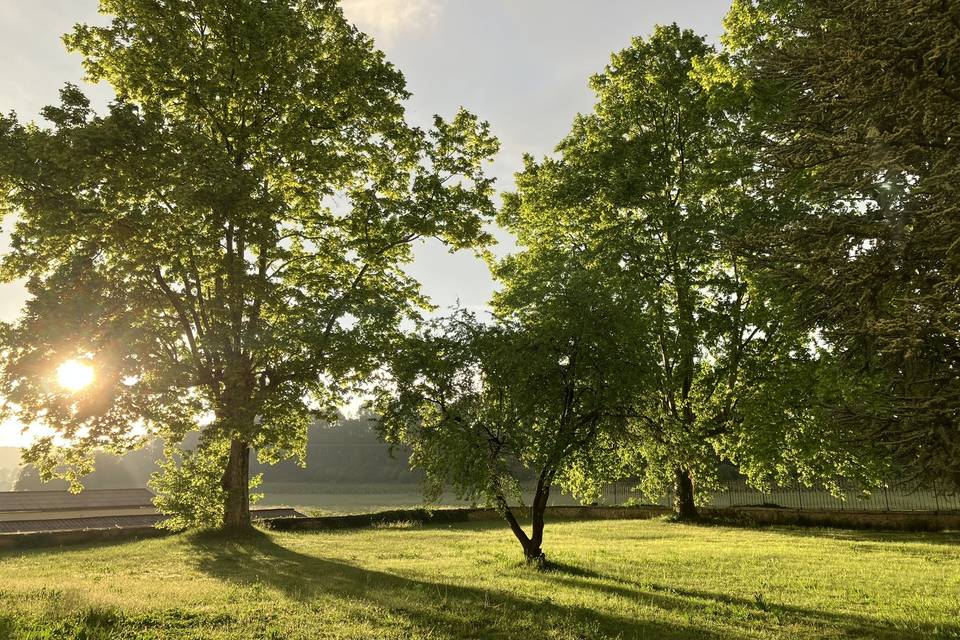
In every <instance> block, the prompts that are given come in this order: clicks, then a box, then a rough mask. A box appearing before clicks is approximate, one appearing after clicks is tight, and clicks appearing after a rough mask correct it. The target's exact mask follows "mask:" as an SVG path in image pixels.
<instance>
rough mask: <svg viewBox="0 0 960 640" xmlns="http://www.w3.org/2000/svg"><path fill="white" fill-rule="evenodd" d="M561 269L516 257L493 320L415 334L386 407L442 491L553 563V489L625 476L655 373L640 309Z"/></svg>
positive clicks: (457, 319) (386, 425)
mask: <svg viewBox="0 0 960 640" xmlns="http://www.w3.org/2000/svg"><path fill="white" fill-rule="evenodd" d="M541 257H544V256H542V255H541ZM554 257H560V256H554ZM525 258H529V256H522V257H521V259H524V262H526V260H525ZM527 264H529V263H527ZM551 264H552V266H553V267H555V268H553V269H550V268H549V267H548V268H544V266H545V265H544V263H540V264H539V265H538V267H537V269H536V272H535V273H534V272H532V271H526V270H525V269H523V268H522V267H520V266H519V265H518V264H517V262H516V261H510V266H509V267H505V268H507V269H509V271H510V272H511V278H510V279H509V280H508V283H507V291H506V292H505V293H504V294H503V295H501V296H500V297H498V300H497V303H496V308H497V311H498V318H497V322H496V323H495V324H494V325H493V326H485V325H483V324H481V323H480V322H478V321H477V319H476V318H475V317H473V316H472V315H470V314H468V313H464V312H460V313H457V314H455V315H454V316H452V317H450V318H445V319H441V320H438V321H434V322H432V323H429V324H428V325H427V326H426V327H425V328H424V329H423V330H422V331H421V332H420V333H418V334H416V335H413V336H411V337H409V338H408V339H406V340H405V341H404V343H403V345H402V346H401V347H400V348H399V349H398V351H397V356H396V358H394V360H393V361H392V362H391V367H390V372H389V373H390V376H389V387H385V389H389V391H385V392H384V393H383V394H382V395H381V396H380V397H379V399H378V402H377V408H378V410H379V413H380V415H381V423H380V424H381V430H382V433H383V435H384V436H385V438H386V439H387V440H388V441H389V442H392V443H398V444H404V445H407V446H409V447H410V448H411V449H412V455H411V459H410V460H411V464H412V465H413V466H414V467H416V468H420V469H423V470H424V472H425V473H426V477H427V483H428V484H427V486H428V492H427V495H428V497H437V496H438V495H439V494H440V492H441V491H442V490H443V487H444V486H447V485H449V486H451V487H452V488H453V489H454V490H455V491H456V493H457V494H458V496H460V497H462V498H467V499H471V500H476V501H479V502H482V503H486V504H492V505H493V506H494V507H495V508H496V509H497V510H498V511H499V512H500V513H501V514H502V515H503V517H504V518H505V519H506V520H507V522H508V523H509V524H510V528H511V530H512V531H513V533H514V535H515V536H516V537H517V539H518V540H519V542H520V544H521V546H522V548H523V553H524V557H525V558H526V559H527V561H528V562H530V563H537V564H540V565H542V564H543V562H544V553H543V549H542V545H543V530H544V518H545V510H546V507H547V503H548V501H549V498H550V493H551V491H552V490H553V488H554V487H555V486H558V487H561V488H563V489H566V490H569V491H572V492H573V493H575V494H576V495H578V496H580V497H583V498H591V499H595V498H596V497H597V495H598V494H599V492H600V491H601V490H602V487H603V485H604V483H605V482H606V481H607V480H608V479H609V478H610V477H613V476H614V475H615V474H616V470H617V469H618V464H619V456H618V454H617V447H618V442H619V439H620V437H621V435H619V434H622V432H623V430H624V429H625V427H626V423H627V418H628V416H629V415H630V407H631V404H632V403H633V402H634V400H635V398H636V394H637V391H638V390H637V388H636V385H637V384H639V383H640V381H641V380H642V375H641V374H642V372H643V371H644V370H645V363H643V362H642V361H641V358H642V354H641V353H640V352H638V351H636V350H634V349H632V348H631V346H630V343H629V342H628V341H626V340H624V339H623V338H624V337H625V335H624V331H625V330H627V329H628V328H632V327H633V326H634V325H633V324H632V323H633V322H634V321H635V320H636V318H633V317H631V315H630V313H629V304H628V303H627V301H624V300H618V299H617V296H615V295H611V291H610V289H609V288H607V287H606V286H605V285H604V284H603V282H602V281H600V280H598V279H596V278H595V276H596V275H597V274H596V273H591V272H589V271H587V270H583V269H580V268H577V266H576V265H575V264H570V263H566V264H564V263H563V262H562V261H553V262H552V263H551ZM551 276H552V277H551ZM523 472H528V473H531V474H532V475H533V476H534V477H535V478H536V488H535V490H534V495H533V502H532V504H531V506H530V516H531V519H532V529H531V532H530V533H529V534H528V533H527V532H526V531H525V530H524V529H523V527H522V526H521V524H520V522H519V520H518V518H517V516H516V514H515V510H514V507H513V505H514V504H516V502H517V501H518V500H519V499H520V498H521V489H522V486H521V482H520V477H519V476H520V474H521V473H523Z"/></svg>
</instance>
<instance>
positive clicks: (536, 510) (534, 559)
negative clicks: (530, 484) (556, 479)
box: [496, 485, 549, 567]
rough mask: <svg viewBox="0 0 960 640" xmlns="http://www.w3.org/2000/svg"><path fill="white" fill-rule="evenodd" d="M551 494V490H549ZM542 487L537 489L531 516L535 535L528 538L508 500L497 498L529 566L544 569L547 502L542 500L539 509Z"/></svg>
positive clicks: (498, 506)
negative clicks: (544, 513)
mask: <svg viewBox="0 0 960 640" xmlns="http://www.w3.org/2000/svg"><path fill="white" fill-rule="evenodd" d="M547 492H548V493H549V489H548V490H547ZM540 494H541V492H540V487H539V485H538V487H537V495H536V496H534V500H533V506H532V507H531V509H530V511H531V515H532V516H533V535H532V536H528V535H527V532H526V531H524V530H523V527H522V526H520V523H519V522H518V521H517V518H516V516H515V515H513V511H512V510H511V509H510V506H509V505H508V504H507V499H506V498H505V497H503V495H500V494H498V495H497V497H496V500H497V510H498V511H500V513H501V514H502V515H503V518H504V519H505V520H506V521H507V524H509V525H510V530H511V531H513V535H514V536H516V538H517V540H518V541H519V542H520V546H521V548H522V549H523V557H524V560H526V562H527V564H529V565H536V566H538V567H542V566H543V565H544V563H545V562H546V557H545V556H544V554H543V551H542V549H541V548H540V547H541V545H542V544H543V511H544V509H545V508H546V503H547V500H546V498H545V497H544V498H543V499H542V505H543V506H542V507H538V505H540V504H541V500H539V499H538V497H539V496H540Z"/></svg>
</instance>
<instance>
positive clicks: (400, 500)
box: [256, 483, 578, 514]
mask: <svg viewBox="0 0 960 640" xmlns="http://www.w3.org/2000/svg"><path fill="white" fill-rule="evenodd" d="M256 492H257V493H262V494H264V499H263V500H262V501H260V503H259V504H258V505H257V506H263V507H294V508H299V509H300V510H302V511H309V512H310V513H311V514H339V513H369V512H372V511H382V510H384V509H400V508H413V507H420V506H422V505H423V492H422V490H421V488H420V486H419V485H416V484H315V485H312V484H303V483H268V484H265V485H264V486H263V487H260V488H258V489H257V490H256ZM530 499H532V494H531V497H530ZM528 502H529V501H528ZM550 504H555V505H572V504H578V503H577V501H576V500H574V499H573V498H571V497H569V496H564V495H561V494H560V493H559V492H557V493H556V494H555V495H554V496H553V497H552V499H551V501H550ZM435 506H440V507H469V506H471V505H470V503H469V502H466V501H463V500H457V499H456V498H455V497H454V496H451V495H447V496H444V498H443V499H442V500H440V502H439V503H437V504H436V505H435Z"/></svg>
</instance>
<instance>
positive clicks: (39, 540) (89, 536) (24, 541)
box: [0, 526, 171, 551]
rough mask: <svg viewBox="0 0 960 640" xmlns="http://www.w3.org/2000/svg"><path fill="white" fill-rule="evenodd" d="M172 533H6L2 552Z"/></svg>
mask: <svg viewBox="0 0 960 640" xmlns="http://www.w3.org/2000/svg"><path fill="white" fill-rule="evenodd" d="M170 533H171V532H170V531H167V530H165V529H157V528H156V527H152V526H150V527H123V528H119V527H118V528H114V529H73V530H68V531H42V532H31V533H6V534H2V535H0V551H2V550H4V549H30V548H34V547H59V546H65V545H74V544H88V543H100V542H117V541H123V540H134V539H140V538H158V537H160V536H166V535H169V534H170Z"/></svg>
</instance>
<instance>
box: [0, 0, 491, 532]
mask: <svg viewBox="0 0 960 640" xmlns="http://www.w3.org/2000/svg"><path fill="white" fill-rule="evenodd" d="M101 10H102V11H103V12H104V13H108V14H111V15H112V16H113V19H112V21H111V23H110V24H109V25H107V26H104V27H91V26H86V25H80V26H77V27H76V28H75V30H74V31H73V33H71V34H70V35H68V36H66V38H65V42H66V43H67V45H68V47H69V48H70V49H72V50H74V51H78V52H79V53H81V54H82V55H83V56H84V66H85V69H86V71H87V75H88V77H89V78H90V79H91V80H94V81H100V80H104V81H107V82H109V83H110V84H112V85H113V87H114V89H115V91H116V95H117V99H116V100H115V101H114V102H113V103H112V104H111V105H110V108H109V112H108V113H107V114H106V115H102V116H101V115H97V114H95V113H94V112H93V111H92V110H91V109H90V106H89V103H88V101H87V100H86V98H84V96H83V95H82V94H81V93H80V91H79V90H78V89H77V88H75V87H69V86H68V87H67V88H66V89H65V90H64V91H63V92H62V100H61V104H60V105H59V106H55V107H48V108H47V109H45V110H44V112H43V114H44V117H45V118H46V119H47V120H49V121H50V122H51V123H52V128H41V127H39V126H37V125H27V126H24V125H21V124H19V123H18V122H17V121H16V118H15V117H4V118H2V119H0V185H2V188H0V206H2V209H3V211H4V212H7V213H16V214H17V215H18V216H19V221H18V222H17V224H16V226H15V228H14V231H13V245H12V246H13V249H12V251H11V252H10V253H9V254H8V255H7V256H6V257H5V260H4V263H3V276H4V277H5V278H7V279H14V278H27V279H28V285H27V286H28V290H29V292H30V293H31V294H32V299H31V300H30V301H29V302H28V303H27V305H26V308H25V310H24V312H23V314H22V316H21V318H20V320H19V321H18V322H17V323H16V324H15V325H12V326H7V327H5V328H4V330H3V335H2V338H3V342H2V370H0V392H2V394H3V396H4V397H5V399H6V401H7V403H6V407H7V409H8V410H9V411H10V412H12V413H13V414H15V415H16V416H17V417H18V418H19V419H20V421H21V422H22V423H23V424H32V423H34V422H37V423H42V424H44V425H45V426H47V427H48V428H50V429H51V430H52V431H53V432H54V433H55V434H56V438H54V437H47V438H43V439H40V440H39V441H37V442H36V443H35V444H34V445H33V446H32V447H31V448H30V449H29V450H28V451H27V452H26V454H25V460H26V461H27V462H33V463H36V464H37V465H39V468H40V470H41V472H42V473H43V474H44V475H45V476H50V475H53V474H54V473H55V472H57V473H62V474H63V475H66V476H67V477H69V478H70V479H71V480H73V481H74V483H75V484H76V482H77V480H78V479H79V477H80V476H81V475H82V474H83V473H85V472H88V471H89V470H90V465H89V461H90V459H91V454H92V452H93V451H94V450H96V449H98V448H110V449H114V450H122V449H126V448H129V447H132V446H136V445H137V444H139V443H141V442H143V441H145V439H146V437H150V436H154V435H160V436H162V437H163V438H164V439H165V440H166V441H167V442H168V444H176V443H179V442H181V441H182V439H183V437H184V435H185V434H186V433H187V432H189V431H191V430H202V431H203V435H202V436H201V438H200V446H199V449H198V450H197V451H196V452H195V454H193V455H192V456H189V464H186V465H185V466H179V465H176V464H168V465H166V467H165V468H166V469H167V470H168V471H170V472H171V473H174V474H189V473H190V472H191V470H202V473H200V471H198V473H200V475H199V476H197V477H196V478H193V480H190V479H185V478H181V479H177V478H172V479H170V480H169V481H167V482H163V481H161V483H160V485H159V486H160V487H161V488H175V489H177V490H180V489H183V490H187V491H191V492H196V493H197V494H198V495H197V496H195V497H197V498H198V499H197V500H194V499H191V498H189V497H186V498H184V497H182V496H181V497H173V498H169V499H164V500H163V501H162V502H161V505H167V506H169V505H191V504H201V503H202V504H203V505H204V506H203V508H201V509H197V510H196V511H195V513H194V514H190V513H187V514H181V515H185V516H186V517H185V520H184V522H187V523H192V524H211V518H214V517H219V518H220V524H222V525H223V526H224V527H231V528H244V527H247V526H249V523H250V514H249V508H248V505H249V457H250V451H251V449H255V450H257V452H258V454H259V456H260V458H261V459H264V460H266V461H275V460H277V459H279V458H282V457H288V456H299V457H300V458H301V459H302V456H303V452H304V446H305V438H306V429H307V425H308V424H309V423H310V422H311V421H312V420H313V419H314V418H315V416H316V415H317V414H321V415H327V416H329V415H331V414H332V413H333V412H334V411H335V407H336V406H337V405H338V404H339V403H340V402H341V401H342V399H343V397H344V394H345V393H346V392H347V391H348V390H349V389H350V387H351V386H352V385H354V383H356V382H357V381H358V380H359V379H361V378H362V377H363V376H364V375H366V374H367V373H368V372H369V371H370V370H372V369H373V368H375V366H376V363H377V361H378V359H379V357H380V353H381V349H382V348H383V346H384V344H386V341H387V340H388V337H389V336H390V335H391V334H393V333H394V332H396V330H397V327H398V326H399V323H400V322H401V321H402V320H403V319H404V318H405V317H408V316H409V315H411V314H412V313H414V312H415V309H416V308H417V306H418V305H419V304H421V303H422V302H423V301H422V298H421V296H420V294H419V291H418V287H417V283H416V282H415V281H414V280H412V279H411V278H410V277H408V276H407V275H406V274H405V272H404V271H403V269H402V265H403V264H404V263H405V262H408V261H409V260H410V259H411V255H412V254H411V248H410V246H411V244H412V243H413V242H415V241H416V240H417V239H419V238H424V237H436V238H439V239H441V240H442V241H444V242H447V243H448V244H449V245H450V246H452V247H471V246H475V245H478V244H482V243H484V242H485V241H486V239H487V236H486V234H485V233H484V231H483V223H484V220H485V218H486V217H487V216H488V215H489V214H491V213H492V204H491V202H490V193H491V181H490V180H488V179H487V178H486V177H485V176H484V174H483V170H482V165H483V163H484V162H485V161H486V160H488V159H489V158H490V156H491V155H492V154H493V153H494V152H495V151H496V149H497V143H496V140H495V139H494V138H492V137H491V136H490V134H489V131H488V128H487V126H486V125H485V124H483V123H481V122H479V121H478V120H477V119H476V118H475V117H473V116H471V115H470V114H468V113H466V112H460V113H459V114H458V115H457V116H456V117H455V118H454V119H453V120H452V121H450V122H447V121H444V120H442V119H440V118H439V117H438V118H437V119H436V121H435V126H434V128H433V129H431V130H430V131H424V130H421V129H418V128H415V127H411V126H409V125H407V124H406V122H405V120H404V111H403V106H402V103H403V100H404V99H405V98H406V97H407V95H408V94H407V92H406V90H405V88H404V80H403V76H402V75H401V74H400V73H399V72H398V71H397V70H396V69H395V68H394V67H392V66H391V65H390V64H389V63H387V62H386V61H385V60H384V57H383V54H382V53H380V52H379V51H377V50H376V49H375V48H374V47H373V43H372V41H371V40H370V39H369V38H368V37H366V36H365V35H364V34H362V33H360V32H359V31H357V30H356V29H355V28H354V27H353V26H351V25H350V24H349V23H347V22H346V21H345V20H344V17H343V15H342V12H341V10H340V8H339V6H338V4H337V2H335V1H334V0H291V1H282V2H281V1H278V0H267V1H263V0H238V1H236V2H231V3H226V4H225V3H223V2H220V1H219V0H169V1H167V2H155V1H154V0H102V2H101ZM71 358H73V359H80V360H84V361H87V362H89V364H90V365H92V366H93V367H94V368H95V371H96V379H95V382H94V384H92V385H90V386H89V387H87V388H85V389H83V390H81V391H76V392H67V391H66V390H64V389H62V388H59V387H57V386H56V385H55V384H53V383H52V382H51V380H52V374H53V372H54V371H55V370H56V368H57V366H58V365H59V364H60V363H61V362H63V361H64V360H68V359H71ZM64 444H66V445H67V446H63V445H64ZM216 469H219V472H217V471H215V470H216ZM215 476H217V478H216V479H217V482H216V483H214V484H211V483H213V481H214V477H215ZM202 478H207V479H208V480H207V481H202ZM200 498H202V499H200ZM211 502H213V503H215V504H217V505H218V506H214V507H211V506H210V503H211Z"/></svg>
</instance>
